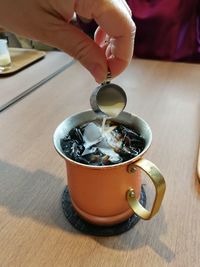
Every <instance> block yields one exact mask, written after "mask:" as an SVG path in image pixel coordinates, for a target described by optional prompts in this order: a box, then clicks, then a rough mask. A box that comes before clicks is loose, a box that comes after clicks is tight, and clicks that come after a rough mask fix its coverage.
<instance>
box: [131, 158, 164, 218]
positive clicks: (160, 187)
mask: <svg viewBox="0 0 200 267" xmlns="http://www.w3.org/2000/svg"><path fill="white" fill-rule="evenodd" d="M137 167H139V168H140V169H141V170H143V171H144V172H145V173H146V174H147V175H148V176H149V177H150V179H151V181H152V182H153V184H154V187H155V191H156V195H155V199H154V202H153V206H152V209H151V210H150V211H148V210H147V209H145V208H144V207H143V206H142V205H141V204H140V202H139V200H138V199H137V198H136V196H135V192H134V189H133V188H129V190H128V191H127V194H126V197H127V201H128V204H129V206H130V207H131V208H132V210H133V211H134V213H135V214H137V215H138V216H139V217H141V218H142V219H144V220H149V219H151V218H152V217H153V216H154V215H155V214H156V213H157V212H158V210H159V208H160V206H161V203H162V200H163V197H164V194H165V188H166V184H165V180H164V177H163V176H162V174H161V172H160V171H159V169H158V168H157V167H156V166H155V165H154V164H153V163H152V162H151V161H149V160H147V159H143V158H141V159H139V160H138V161H136V162H134V163H132V164H130V165H129V166H128V172H129V173H134V172H135V171H136V168H137Z"/></svg>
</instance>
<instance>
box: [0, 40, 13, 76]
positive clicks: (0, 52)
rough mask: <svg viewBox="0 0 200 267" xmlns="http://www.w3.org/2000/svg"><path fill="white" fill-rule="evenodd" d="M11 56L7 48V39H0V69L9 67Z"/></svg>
mask: <svg viewBox="0 0 200 267" xmlns="http://www.w3.org/2000/svg"><path fill="white" fill-rule="evenodd" d="M10 66H11V58H10V54H9V50H8V45H7V40H6V39H0V70H1V71H4V70H7V69H8V68H10Z"/></svg>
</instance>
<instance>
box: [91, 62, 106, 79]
mask: <svg viewBox="0 0 200 267" xmlns="http://www.w3.org/2000/svg"><path fill="white" fill-rule="evenodd" d="M89 71H90V72H91V74H92V75H93V76H94V78H95V80H96V82H97V83H102V82H103V81H105V79H106V72H105V70H104V69H103V68H102V66H101V65H99V64H95V65H93V66H92V67H91V68H89Z"/></svg>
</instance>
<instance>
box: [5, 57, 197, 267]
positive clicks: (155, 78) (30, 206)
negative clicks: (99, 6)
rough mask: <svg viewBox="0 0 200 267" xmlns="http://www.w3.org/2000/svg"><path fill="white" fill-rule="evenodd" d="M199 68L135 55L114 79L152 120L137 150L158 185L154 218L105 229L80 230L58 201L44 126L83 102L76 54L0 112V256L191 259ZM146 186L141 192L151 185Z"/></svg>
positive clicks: (66, 261)
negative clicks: (114, 232) (161, 190)
mask: <svg viewBox="0 0 200 267" xmlns="http://www.w3.org/2000/svg"><path fill="white" fill-rule="evenodd" d="M199 71H200V65H195V64H184V63H170V62H159V61H148V60H139V59H135V60H133V61H132V63H131V64H130V66H129V67H128V68H127V70H126V71H125V72H124V73H123V74H122V75H121V76H119V77H118V78H116V79H115V82H116V83H118V84H119V85H121V86H122V87H124V89H125V91H126V93H127V97H128V103H127V107H126V110H127V111H129V112H132V113H136V114H137V115H139V116H140V117H143V118H144V119H145V120H146V121H147V122H148V123H149V125H150V126H151V128H152V132H153V143H152V145H151V148H150V149H149V150H148V151H147V153H146V155H145V157H146V158H148V159H149V160H151V161H152V162H154V163H155V164H156V165H157V166H158V167H159V169H160V170H161V172H162V173H163V175H164V176H165V179H166V184H167V190H166V194H165V197H164V201H163V203H162V206H161V209H160V211H159V213H158V214H157V215H156V216H155V217H154V218H153V219H151V220H150V221H142V220H140V221H139V222H138V224H136V226H135V227H134V228H132V229H131V230H129V231H128V232H126V233H124V234H121V235H118V236H114V237H94V236H89V235H83V234H82V233H80V232H78V231H76V230H75V229H74V228H73V227H72V226H71V225H70V223H69V222H68V221H67V220H66V219H65V217H64V215H63V212H62V209H61V195H62V192H63V189H64V187H65V183H66V178H65V165H64V161H63V159H62V158H60V156H58V155H57V153H56V152H55V150H54V147H53V144H52V135H53V132H54V130H55V128H56V127H57V125H58V124H59V123H60V122H61V121H62V120H64V119H65V118H66V117H68V116H69V115H71V114H73V113H77V112H81V111H83V110H86V109H88V108H90V106H89V96H90V94H91V92H92V90H93V88H94V87H95V86H96V83H95V82H94V81H93V79H92V77H91V76H90V74H89V73H88V72H87V71H86V70H85V69H84V68H83V67H82V66H81V65H80V64H79V63H75V64H73V65H72V66H71V67H70V68H68V69H66V70H65V71H63V72H62V73H60V74H59V75H57V76H56V77H54V78H53V79H52V80H50V81H48V82H47V83H45V84H44V85H43V86H41V87H40V90H37V91H35V92H34V93H32V94H31V95H29V96H27V97H26V98H24V99H22V100H21V101H20V102H18V103H16V104H15V105H13V106H12V107H10V108H9V109H6V110H5V111H3V112H1V113H0V126H1V131H0V147H1V149H0V266H1V267H8V266H9V267H10V266H12V267H13V266H20V267H21V266H28V267H32V266H37V267H38V266H58V267H62V266H63V267H66V266H70V267H73V266H74V267H79V266H81V267H84V266H85V267H86V266H104V267H112V266H113V267H114V266H115V267H118V266H119V267H127V266H130V267H132V266H159V267H162V266H176V267H188V266H193V267H197V266H199V262H200V225H199V222H200V185H199V183H198V180H197V175H196V165H197V154H198V145H199V140H200V88H199V84H200V75H199ZM74 77H75V78H74ZM146 187H147V188H148V185H146ZM147 191H148V194H149V195H147V202H148V199H150V198H151V197H152V195H153V194H154V192H153V191H151V190H147Z"/></svg>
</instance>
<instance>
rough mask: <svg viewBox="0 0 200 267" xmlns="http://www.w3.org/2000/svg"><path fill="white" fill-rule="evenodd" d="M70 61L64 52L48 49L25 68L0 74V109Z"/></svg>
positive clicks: (67, 64) (31, 89) (34, 87)
mask: <svg viewBox="0 0 200 267" xmlns="http://www.w3.org/2000/svg"><path fill="white" fill-rule="evenodd" d="M23 51H24V49H23ZM72 61H73V59H72V57H70V56H68V55H67V54H66V53H64V52H60V51H50V52H46V56H45V57H44V58H42V59H41V60H39V61H36V62H34V63H33V64H31V65H30V66H28V67H26V68H25V69H23V70H21V71H19V72H17V73H14V74H12V75H10V76H0V111H1V109H3V108H4V107H7V105H8V104H9V103H10V102H12V100H15V99H16V98H17V97H18V96H21V95H22V94H24V93H25V94H27V93H28V92H30V91H33V90H34V89H36V88H38V85H40V84H42V83H43V82H45V80H46V79H48V78H49V77H51V76H52V75H53V74H54V73H56V72H58V71H59V70H61V69H63V68H64V67H68V66H69V65H70V63H71V62H72Z"/></svg>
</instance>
